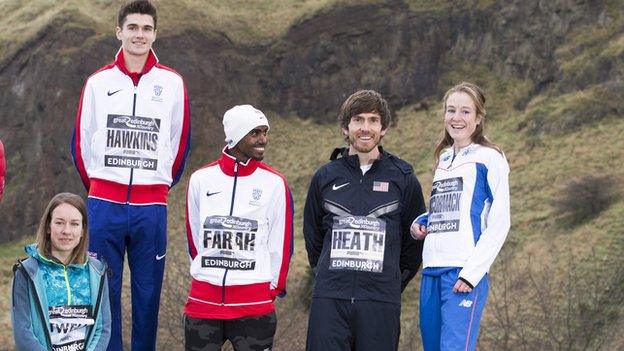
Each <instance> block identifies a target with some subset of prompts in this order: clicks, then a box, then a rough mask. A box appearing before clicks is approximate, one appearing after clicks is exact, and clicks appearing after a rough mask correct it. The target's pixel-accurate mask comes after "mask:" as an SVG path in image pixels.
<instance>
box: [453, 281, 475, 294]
mask: <svg viewBox="0 0 624 351" xmlns="http://www.w3.org/2000/svg"><path fill="white" fill-rule="evenodd" d="M471 291H472V289H471V288H470V286H468V284H466V283H465V282H464V281H463V280H461V279H457V282H456V283H455V286H453V292H454V293H469V292H471Z"/></svg>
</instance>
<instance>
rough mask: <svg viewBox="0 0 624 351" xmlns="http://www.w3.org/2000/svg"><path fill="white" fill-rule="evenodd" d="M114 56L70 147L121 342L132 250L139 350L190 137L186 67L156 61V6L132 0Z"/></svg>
mask: <svg viewBox="0 0 624 351" xmlns="http://www.w3.org/2000/svg"><path fill="white" fill-rule="evenodd" d="M117 24H118V27H117V29H116V34H117V39H119V40H120V41H121V49H120V50H119V51H118V52H117V55H116V57H115V61H114V62H113V63H111V64H109V65H107V66H104V67H102V68H100V69H99V70H98V71H97V72H95V73H94V74H93V75H92V76H90V77H89V78H88V79H87V82H86V84H85V86H84V89H83V91H82V96H81V98H80V103H79V105H78V113H77V116H76V126H75V131H74V135H73V140H72V145H71V149H72V156H73V158H74V163H75V165H76V168H77V169H78V173H79V174H80V177H81V179H82V181H83V183H84V185H85V187H86V188H87V190H88V192H89V198H88V201H87V206H88V214H89V231H90V233H91V237H90V239H89V241H90V247H89V249H90V251H93V252H96V253H98V254H99V255H101V256H102V257H104V258H105V259H106V260H107V262H108V264H109V266H110V267H111V269H112V276H111V278H110V298H111V314H112V317H113V320H112V334H111V341H110V344H109V347H108V350H114V351H119V350H122V349H123V347H122V334H121V320H122V316H121V283H122V274H123V262H124V256H125V252H126V250H127V252H128V264H129V267H130V272H131V275H132V277H131V289H132V350H154V349H155V347H156V329H157V325H158V308H159V304H160V291H161V286H162V278H163V272H164V268H165V255H166V253H167V194H168V192H169V189H170V188H171V187H172V186H173V185H175V183H176V182H177V181H178V180H179V179H180V176H181V175H182V171H183V169H184V164H185V162H186V157H187V155H188V150H189V142H190V115H189V104H188V98H187V94H186V88H185V86H184V83H183V81H182V77H181V76H180V75H179V74H178V73H176V72H175V71H173V70H172V69H171V68H168V67H166V66H163V65H161V64H160V63H158V59H157V58H156V55H155V54H154V51H153V50H152V44H153V43H154V40H155V39H156V24H157V15H156V8H154V6H153V5H152V4H151V3H150V2H149V1H133V2H130V3H128V4H126V5H124V6H123V7H122V8H121V9H120V11H119V14H118V20H117Z"/></svg>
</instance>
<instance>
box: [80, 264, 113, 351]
mask: <svg viewBox="0 0 624 351" xmlns="http://www.w3.org/2000/svg"><path fill="white" fill-rule="evenodd" d="M102 269H103V272H102V278H100V288H99V289H98V294H97V299H96V302H95V307H94V308H93V322H94V324H93V326H92V327H91V329H89V334H88V335H87V337H86V339H85V342H86V344H85V346H88V345H89V343H90V342H91V340H90V339H91V337H92V335H93V331H94V330H95V327H96V325H97V316H98V315H99V313H98V310H99V309H100V304H101V303H102V291H103V290H104V279H106V270H107V269H108V268H107V267H106V266H104V267H102Z"/></svg>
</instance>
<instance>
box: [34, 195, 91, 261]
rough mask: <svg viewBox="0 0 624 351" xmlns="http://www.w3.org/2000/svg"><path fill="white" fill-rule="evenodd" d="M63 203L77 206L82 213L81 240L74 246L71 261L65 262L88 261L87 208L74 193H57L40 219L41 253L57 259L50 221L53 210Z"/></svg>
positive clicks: (39, 247) (38, 232)
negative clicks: (53, 252)
mask: <svg viewBox="0 0 624 351" xmlns="http://www.w3.org/2000/svg"><path fill="white" fill-rule="evenodd" d="M62 204H68V205H71V206H73V207H74V208H76V209H77V210H78V211H79V212H80V214H81V215H82V235H81V236H80V242H78V245H77V246H76V247H75V248H74V251H73V252H72V254H71V256H70V258H69V262H63V263H65V264H82V263H85V262H87V246H88V243H89V229H88V228H89V227H88V221H87V209H86V206H85V203H84V201H83V200H82V198H81V197H80V196H78V195H76V194H72V193H60V194H56V195H55V196H54V197H53V198H52V200H50V203H48V206H47V207H46V209H45V211H43V215H42V216H41V220H40V221H39V228H38V229H37V250H38V251H39V254H41V255H42V256H44V257H45V258H47V259H50V260H52V259H55V257H53V256H52V239H51V238H50V223H51V222H52V212H53V211H54V209H55V208H57V207H59V206H60V205H62Z"/></svg>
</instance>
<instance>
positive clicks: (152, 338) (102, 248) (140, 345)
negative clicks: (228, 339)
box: [87, 198, 167, 351]
mask: <svg viewBox="0 0 624 351" xmlns="http://www.w3.org/2000/svg"><path fill="white" fill-rule="evenodd" d="M87 211H88V215H89V250H90V251H92V252H95V253H97V254H98V255H99V256H101V257H102V258H103V259H104V260H106V262H107V263H108V266H109V267H110V269H111V271H112V275H111V277H110V278H109V288H110V306H111V316H112V330H111V339H110V343H109V344H108V350H109V351H121V350H123V341H122V331H121V326H122V315H121V284H122V281H123V264H124V256H125V253H126V251H127V252H128V266H129V267H130V286H131V292H132V343H131V345H132V350H137V351H138V350H141V351H143V350H145V351H148V350H155V349H156V330H157V328H158V308H159V305H160V291H161V288H162V281H163V273H164V270H165V254H166V252H167V251H166V250H167V206H164V205H146V206H134V205H128V204H118V203H114V202H109V201H103V200H98V199H93V198H89V199H88V200H87Z"/></svg>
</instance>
